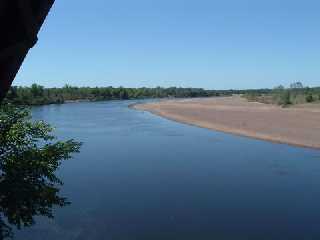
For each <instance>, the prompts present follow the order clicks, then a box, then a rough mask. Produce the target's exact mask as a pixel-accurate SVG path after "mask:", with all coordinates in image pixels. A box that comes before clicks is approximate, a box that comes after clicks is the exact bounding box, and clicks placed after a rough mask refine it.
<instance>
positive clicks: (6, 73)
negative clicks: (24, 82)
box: [0, 0, 55, 102]
mask: <svg viewBox="0 0 320 240" xmlns="http://www.w3.org/2000/svg"><path fill="white" fill-rule="evenodd" d="M54 1H55V0H0V102H1V101H2V100H3V98H4V97H5V96H6V94H7V92H8V90H9V89H10V86H11V84H12V82H13V80H14V79H15V77H16V75H17V73H18V71H19V69H20V67H21V65H22V63H23V61H24V59H25V57H26V56H27V54H28V52H29V50H30V49H31V48H32V47H33V46H34V45H35V44H36V43H37V41H38V37H37V36H38V33H39V31H40V29H41V26H42V25H43V23H44V21H45V19H46V17H47V15H48V13H49V11H50V9H51V7H52V6H53V4H54Z"/></svg>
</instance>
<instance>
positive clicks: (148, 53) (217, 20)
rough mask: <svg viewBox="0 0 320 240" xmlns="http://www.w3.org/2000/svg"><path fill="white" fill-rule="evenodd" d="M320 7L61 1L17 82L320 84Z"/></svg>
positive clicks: (236, 0) (247, 1)
mask: <svg viewBox="0 0 320 240" xmlns="http://www.w3.org/2000/svg"><path fill="white" fill-rule="evenodd" d="M319 12H320V1H318V0H304V1H302V0H301V1H296V0H259V1H257V0H223V1H222V0H134V1H133V0H113V1H112V0H111V1H106V0H90V1H84V0H68V1H64V0H56V3H55V5H54V8H53V9H52V11H51V13H50V16H49V17H48V19H47V21H46V23H45V25H44V28H43V29H42V30H41V33H40V34H39V43H38V44H37V45H36V47H35V48H34V49H32V51H31V52H30V54H29V55H28V57H27V60H26V61H25V63H24V65H23V67H22V69H21V71H20V73H19V74H18V76H17V79H16V81H15V83H14V84H15V85H30V84H32V83H34V82H36V83H38V84H41V85H44V86H47V87H52V86H57V87H60V86H63V85H64V84H66V83H68V84H71V85H77V86H109V85H113V86H120V85H121V86H125V87H141V86H147V87H155V86H164V87H168V86H183V87H203V88H208V89H230V88H238V89H239V88H262V87H273V86H276V85H279V84H283V85H288V84H290V83H291V82H294V81H302V82H303V83H304V84H306V85H309V86H316V85H320V28H319V26H320V14H319Z"/></svg>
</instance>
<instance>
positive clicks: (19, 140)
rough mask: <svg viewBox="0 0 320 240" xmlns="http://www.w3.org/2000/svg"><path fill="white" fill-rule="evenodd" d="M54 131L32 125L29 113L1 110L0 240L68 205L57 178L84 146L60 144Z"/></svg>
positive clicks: (44, 125)
mask: <svg viewBox="0 0 320 240" xmlns="http://www.w3.org/2000/svg"><path fill="white" fill-rule="evenodd" d="M52 131H53V128H52V127H51V126H50V125H49V124H47V123H45V122H43V121H32V120H31V118H30V111H29V110H27V109H24V108H17V107H14V106H11V105H8V104H7V105H2V106H0V239H10V238H11V237H12V230H11V226H16V227H17V228H18V229H20V228H22V227H28V226H31V225H33V224H34V222H35V221H34V216H39V215H41V216H46V217H49V218H52V217H53V208H54V207H56V206H60V207H63V206H65V205H67V204H68V203H69V202H68V201H67V199H66V198H63V197H60V196H59V186H61V185H62V182H61V180H60V179H59V178H58V177H57V176H56V175H55V172H56V170H57V169H58V168H59V166H60V164H61V163H62V161H63V160H66V159H70V158H71V155H72V153H76V152H78V151H79V149H80V146H81V143H79V142H76V141H74V140H68V141H58V140H57V139H56V138H55V136H53V134H52Z"/></svg>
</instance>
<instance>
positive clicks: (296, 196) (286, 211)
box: [15, 101, 320, 240]
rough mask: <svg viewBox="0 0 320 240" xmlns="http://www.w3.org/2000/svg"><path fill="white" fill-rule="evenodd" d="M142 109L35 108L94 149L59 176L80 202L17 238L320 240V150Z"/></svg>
mask: <svg viewBox="0 0 320 240" xmlns="http://www.w3.org/2000/svg"><path fill="white" fill-rule="evenodd" d="M134 102H135V101H110V102H95V103H70V104H64V105H51V106H44V107H37V108H34V109H33V117H34V119H44V120H46V121H47V122H49V123H51V124H52V125H54V126H55V127H56V135H57V136H59V138H61V139H68V138H74V139H76V140H78V141H81V142H83V143H84V145H83V147H82V148H81V153H80V154H77V155H75V158H74V159H72V160H68V161H66V162H64V163H63V165H62V166H61V168H60V170H59V172H58V175H59V176H60V177H61V179H62V180H63V182H64V186H63V187H62V189H61V194H62V195H63V196H66V197H68V199H69V200H70V201H71V202H72V204H71V205H70V206H67V207H64V208H59V209H55V211H54V215H55V218H54V219H53V220H47V219H46V218H42V217H38V218H37V219H36V220H37V224H36V225H35V226H33V227H31V228H27V229H24V230H22V231H16V233H15V234H16V239H21V240H29V239H30V240H43V239H46V240H53V239H54V240H56V239H59V240H103V239H106V240H109V239H110V240H113V239H117V240H129V239H130V240H131V239H137V240H144V239H146V240H147V239H148V240H156V239H166V240H171V239H182V240H188V239H201V240H213V239H218V240H224V239H230V240H235V239H237V240H239V239H245V240H248V239H259V240H263V239H279V240H284V239H290V240H292V239H320V225H319V224H320V223H319V219H320V207H319V203H320V151H317V150H311V149H305V148H297V147H292V146H288V145H284V144H275V143H271V142H265V141H259V140H254V139H249V138H246V137H239V136H234V135H230V134H225V133H220V132H215V131H210V130H207V129H201V128H197V127H193V126H189V125H184V124H180V123H176V122H173V121H170V120H166V119H163V118H160V117H158V116H154V115H152V114H150V113H147V112H141V111H136V110H133V109H130V108H128V105H129V104H132V103H134Z"/></svg>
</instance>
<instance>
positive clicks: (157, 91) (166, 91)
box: [6, 84, 234, 105]
mask: <svg viewBox="0 0 320 240" xmlns="http://www.w3.org/2000/svg"><path fill="white" fill-rule="evenodd" d="M232 93H234V91H231V90H226V91H215V90H204V89H200V88H175V87H172V88H161V87H158V88H123V87H119V88H114V87H102V88H98V87H96V88H89V87H72V86H68V85H66V86H64V87H63V88H44V87H42V86H39V85H37V84H33V85H32V86H31V87H12V88H11V90H10V91H9V93H8V95H7V98H6V101H8V102H11V103H14V104H21V105H43V104H51V103H64V102H65V101H78V100H90V101H99V100H119V99H120V100H121V99H141V98H170V97H174V98H188V97H213V96H226V95H231V94H232Z"/></svg>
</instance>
